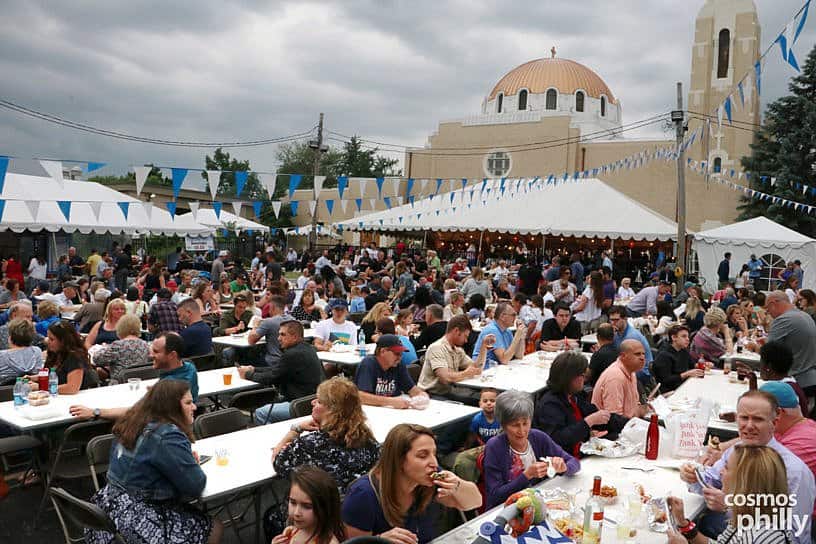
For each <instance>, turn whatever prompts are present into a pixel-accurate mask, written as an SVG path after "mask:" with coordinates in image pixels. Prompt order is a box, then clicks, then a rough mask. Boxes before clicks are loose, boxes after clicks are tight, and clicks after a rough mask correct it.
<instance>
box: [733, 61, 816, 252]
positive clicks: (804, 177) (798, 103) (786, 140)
mask: <svg viewBox="0 0 816 544" xmlns="http://www.w3.org/2000/svg"><path fill="white" fill-rule="evenodd" d="M788 88H789V90H790V92H791V94H790V95H788V96H784V97H782V98H779V99H778V100H776V101H775V102H772V103H771V104H769V105H768V108H767V111H766V113H765V122H764V124H763V126H762V128H761V129H760V130H759V132H758V133H757V135H756V139H755V141H754V143H752V144H751V151H752V154H751V156H750V157H743V158H742V166H743V168H744V169H745V170H746V171H749V172H751V173H752V174H753V176H752V178H751V187H752V188H753V189H756V190H758V191H762V192H763V193H768V194H771V195H773V196H778V197H781V198H784V199H787V200H792V201H795V202H801V203H803V204H808V205H816V199H815V198H814V197H813V195H812V194H810V193H809V192H808V194H802V189H799V188H796V187H795V186H794V184H798V185H800V186H802V185H808V186H810V187H814V186H816V131H814V130H813V127H814V126H816V48H814V49H813V50H811V52H810V54H809V55H808V58H807V61H806V62H805V65H804V66H803V68H802V72H801V73H800V74H799V75H798V76H796V77H795V78H793V79H792V80H791V83H790V85H789V86H788ZM755 176H762V177H767V179H768V180H770V178H771V177H775V178H776V183H775V185H774V186H771V185H770V183H762V182H761V181H760V180H758V179H755ZM742 202H743V203H742V204H741V205H740V206H739V210H740V211H741V213H740V216H739V219H740V220H742V219H750V218H752V217H757V216H761V215H764V216H765V217H767V218H768V219H771V220H773V221H776V222H777V223H780V224H782V225H785V226H786V227H788V228H791V229H793V230H795V231H797V232H801V233H802V234H805V235H807V236H811V237H813V236H814V235H816V217H814V216H813V215H811V214H808V213H806V212H805V211H803V210H801V208H800V209H799V211H797V210H795V209H794V208H792V207H788V206H784V205H783V204H782V203H779V204H774V203H772V202H769V201H768V200H760V199H758V198H750V197H743V198H742Z"/></svg>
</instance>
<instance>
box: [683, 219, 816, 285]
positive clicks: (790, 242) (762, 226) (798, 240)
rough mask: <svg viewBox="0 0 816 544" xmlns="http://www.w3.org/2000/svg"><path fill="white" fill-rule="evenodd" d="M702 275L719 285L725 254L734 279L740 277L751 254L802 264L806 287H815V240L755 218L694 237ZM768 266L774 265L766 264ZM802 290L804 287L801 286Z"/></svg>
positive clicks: (708, 281)
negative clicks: (718, 276)
mask: <svg viewBox="0 0 816 544" xmlns="http://www.w3.org/2000/svg"><path fill="white" fill-rule="evenodd" d="M692 246H693V248H694V250H695V251H696V252H697V259H698V262H699V275H700V276H702V277H703V278H705V281H706V285H710V286H716V285H717V266H718V265H719V263H720V261H722V260H723V258H724V255H725V253H726V252H729V253H731V267H730V268H731V274H730V275H731V277H732V278H736V277H737V276H738V275H739V272H740V269H741V268H742V265H743V264H745V263H747V262H748V260H749V259H750V258H751V255H752V254H755V255H756V256H757V257H759V258H762V257H763V256H771V255H772V256H774V257H775V258H777V259H779V260H781V261H785V262H788V261H794V260H797V259H799V260H800V261H802V268H803V269H804V271H805V276H804V287H809V288H813V287H814V286H816V240H814V239H812V238H808V237H807V236H805V235H803V234H800V233H798V232H796V231H794V230H791V229H789V228H787V227H785V226H783V225H780V224H779V223H775V222H774V221H771V220H770V219H768V218H767V217H755V218H753V219H748V220H746V221H740V222H738V223H733V224H731V225H725V226H722V227H717V228H714V229H710V230H705V231H701V232H698V233H697V234H695V235H694V241H693V244H692ZM765 260H766V264H769V265H770V264H775V263H770V262H767V261H768V260H770V259H768V258H766V259H765ZM800 287H803V286H800Z"/></svg>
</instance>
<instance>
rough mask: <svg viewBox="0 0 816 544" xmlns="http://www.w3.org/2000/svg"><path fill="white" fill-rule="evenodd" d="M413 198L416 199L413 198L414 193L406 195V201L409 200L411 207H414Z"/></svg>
mask: <svg viewBox="0 0 816 544" xmlns="http://www.w3.org/2000/svg"><path fill="white" fill-rule="evenodd" d="M415 200H416V199H415V198H414V195H408V202H410V203H411V207H412V208H413V207H414V201H415Z"/></svg>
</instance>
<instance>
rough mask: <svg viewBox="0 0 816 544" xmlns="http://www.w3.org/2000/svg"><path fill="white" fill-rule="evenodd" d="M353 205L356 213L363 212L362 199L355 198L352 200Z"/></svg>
mask: <svg viewBox="0 0 816 544" xmlns="http://www.w3.org/2000/svg"><path fill="white" fill-rule="evenodd" d="M354 204H356V205H357V211H358V212H361V211H363V199H362V198H355V199H354Z"/></svg>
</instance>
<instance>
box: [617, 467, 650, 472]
mask: <svg viewBox="0 0 816 544" xmlns="http://www.w3.org/2000/svg"><path fill="white" fill-rule="evenodd" d="M621 468H622V469H623V470H639V471H641V472H647V473H648V472H653V471H654V469H653V468H643V467H621Z"/></svg>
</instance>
